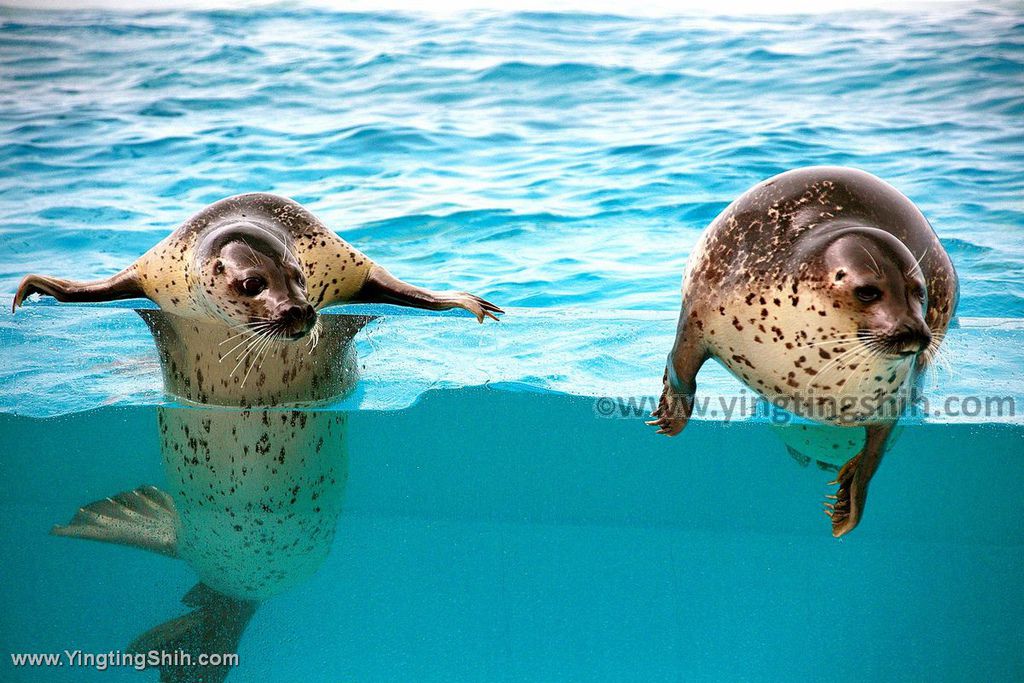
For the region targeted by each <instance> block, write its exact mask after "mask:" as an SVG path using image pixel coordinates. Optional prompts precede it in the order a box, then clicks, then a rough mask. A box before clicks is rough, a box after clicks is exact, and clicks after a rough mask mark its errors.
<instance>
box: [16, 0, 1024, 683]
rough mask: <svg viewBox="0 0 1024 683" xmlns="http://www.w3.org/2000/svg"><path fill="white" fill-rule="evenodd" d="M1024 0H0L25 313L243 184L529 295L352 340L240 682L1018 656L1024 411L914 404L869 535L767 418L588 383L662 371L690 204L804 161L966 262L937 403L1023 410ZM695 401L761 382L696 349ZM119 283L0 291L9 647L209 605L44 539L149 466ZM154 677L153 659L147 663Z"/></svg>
mask: <svg viewBox="0 0 1024 683" xmlns="http://www.w3.org/2000/svg"><path fill="white" fill-rule="evenodd" d="M1022 115H1024V13H1022V12H1021V11H1020V8H1019V5H1017V4H1012V3H1002V4H1000V3H991V4H985V5H979V4H976V3H975V4H970V5H968V4H963V5H959V4H947V5H941V6H936V7H933V8H931V9H927V8H925V9H918V10H915V11H914V12H900V11H884V12H879V11H874V10H873V11H866V10H865V11H851V12H842V13H827V12H826V13H818V14H813V15H801V16H787V15H772V16H764V17H752V16H732V17H727V16H722V17H715V16H706V15H705V16H698V15H686V16H679V17H656V18H639V17H637V18H629V17H620V16H607V15H595V14H571V15H565V14H508V13H505V14H502V13H494V12H482V11H478V12H472V13H467V14H464V15H461V16H447V17H431V16H424V15H413V14H398V15H385V14H353V13H340V12H336V11H330V10H323V9H305V8H301V7H298V6H292V5H287V6H271V7H269V8H263V9H259V10H253V11H250V12H244V13H243V12H237V11H226V10H225V11H179V12H137V13H127V12H121V13H118V12H104V11H96V10H90V11H79V12H67V11H54V12H42V11H28V10H20V9H0V299H2V298H3V297H5V296H10V295H11V294H13V291H14V288H15V286H16V283H17V281H18V279H19V278H20V277H21V276H22V275H23V274H25V273H26V272H30V271H35V272H47V273H54V274H60V275H65V276H73V277H78V278H87V277H92V276H105V275H108V274H110V273H113V272H115V271H117V270H119V269H120V268H121V267H123V266H124V265H126V264H127V263H130V262H131V261H132V260H134V259H135V258H136V257H137V256H138V255H139V254H140V253H142V252H143V251H144V250H146V249H147V248H148V247H150V246H151V245H152V244H154V243H155V242H156V241H157V240H159V239H160V238H162V237H163V236H164V235H166V234H167V232H169V231H170V230H171V229H173V228H174V227H175V226H176V225H177V224H179V223H180V222H181V221H182V220H184V219H185V218H186V217H187V216H188V215H190V214H191V213H193V212H195V211H197V210H198V209H200V208H202V207H203V206H204V205H206V204H208V203H210V202H212V201H214V200H216V199H219V198H221V197H223V196H226V195H230V194H234V193H239V192H248V191H272V192H276V193H279V194H285V195H289V196H292V197H294V198H296V199H297V200H299V201H300V202H302V203H303V204H305V205H306V206H308V207H309V208H310V209H312V210H313V211H314V212H315V213H316V214H317V215H319V216H320V217H321V218H323V219H324V220H325V222H327V223H328V224H329V225H331V226H333V227H335V228H336V229H337V230H338V231H339V232H340V233H341V234H342V235H343V236H344V237H346V238H347V239H349V240H350V241H352V242H353V243H355V244H356V245H357V246H359V247H360V248H361V249H362V250H364V251H365V252H366V253H367V254H369V255H370V256H371V257H372V258H374V259H375V260H376V261H378V262H380V263H382V264H384V265H386V266H387V267H388V268H389V269H391V270H392V271H393V272H395V273H396V274H397V275H399V276H401V277H402V278H404V279H407V280H409V281H411V282H415V283H417V284H420V285H424V286H427V287H436V288H450V287H458V288H462V289H468V290H470V291H473V292H475V293H477V294H479V295H482V296H485V297H486V298H488V299H490V300H493V301H495V302H496V303H498V304H499V305H502V306H503V307H504V308H506V310H508V311H509V314H508V316H507V317H506V319H505V320H504V321H503V322H501V323H500V324H497V325H484V326H478V325H476V324H475V323H474V322H472V321H471V320H469V319H466V318H464V317H459V316H457V315H455V314H452V315H445V316H437V315H427V314H419V313H417V312H413V311H396V310H395V309H391V308H388V307H381V308H377V309H364V308H359V309H357V308H354V307H351V308H348V309H344V308H343V309H341V310H342V311H347V312H357V311H358V312H361V313H371V314H374V315H377V316H379V317H378V319H377V320H375V321H373V322H372V323H371V324H369V325H368V326H367V327H366V329H364V330H363V331H362V332H360V334H359V336H358V337H357V338H356V343H355V347H356V350H357V352H358V358H359V367H360V372H361V379H360V382H359V385H358V386H357V387H356V389H355V391H354V392H353V393H352V394H351V395H348V396H346V397H343V398H340V399H339V400H338V401H336V402H334V403H333V404H331V405H330V406H328V407H326V408H325V409H324V410H325V411H327V412H329V413H332V414H337V415H339V416H340V415H344V416H345V417H346V420H347V421H346V424H347V428H346V429H347V431H346V438H347V440H348V441H347V457H348V465H347V471H348V479H347V484H345V486H344V492H343V493H344V503H343V509H342V512H341V515H340V516H339V517H338V520H337V528H336V530H335V537H334V541H333V543H332V544H331V547H330V554H329V555H328V557H327V559H326V562H325V564H324V566H323V567H321V568H320V570H319V571H318V572H317V573H316V574H315V575H314V576H313V577H312V578H310V579H308V580H306V581H304V582H303V583H301V584H299V585H298V586H296V587H294V588H292V589H291V590H289V591H287V592H284V593H282V594H281V595H279V596H276V597H273V598H271V599H270V600H268V601H267V602H266V603H265V604H263V605H262V606H261V607H260V608H259V610H258V612H257V613H256V616H255V617H254V619H253V621H252V622H251V624H250V627H249V629H248V631H247V632H246V633H245V636H244V637H243V639H242V643H241V647H240V651H239V654H240V657H241V666H240V667H238V668H237V669H236V670H235V671H233V672H232V673H231V675H230V677H229V679H228V680H229V681H278V680H280V681H286V680H299V679H304V680H324V681H335V680H351V681H377V680H394V681H399V680H424V681H425V680H438V681H441V680H445V681H450V680H510V681H511V680H538V681H539V680H615V681H621V680H637V681H648V680H691V679H701V680H737V679H744V680H817V679H822V678H827V677H836V676H840V677H844V678H854V677H856V678H863V679H870V680H894V681H896V680H899V681H903V680H908V679H921V678H930V679H936V680H979V679H980V680H1020V679H1021V678H1024V634H1022V631H1021V629H1020V622H1021V617H1022V616H1024V580H1022V579H1021V576H1024V533H1022V532H1021V530H1020V525H1019V524H1017V523H1015V521H1014V520H1015V519H1016V515H1017V513H1018V510H1019V507H1020V505H1019V499H1020V494H1019V491H1018V488H1019V482H1020V480H1021V478H1022V475H1024V471H1022V469H1024V459H1022V458H1021V443H1022V438H1024V429H1022V421H1021V413H1020V412H1019V411H1018V413H1017V414H1015V415H1000V416H995V417H994V416H990V415H986V416H974V417H964V416H959V417H956V416H951V415H945V414H944V415H936V416H926V417H925V418H923V419H920V420H911V421H908V425H907V427H906V428H905V429H904V431H903V433H902V434H901V436H900V438H899V440H898V442H897V443H896V444H895V446H894V449H893V451H892V452H891V453H890V454H889V455H888V456H887V457H886V460H885V462H884V463H883V466H882V468H881V470H880V472H879V474H878V476H877V477H876V478H875V480H874V481H873V483H872V488H871V497H870V499H869V508H868V510H867V512H866V515H865V519H864V522H863V523H862V524H861V525H860V527H858V529H857V530H856V531H855V532H854V533H852V534H851V535H849V536H848V537H846V538H844V539H842V540H841V541H836V540H835V539H832V538H831V536H830V534H829V529H828V520H827V519H826V518H825V517H824V516H823V515H821V513H820V511H819V510H818V507H819V504H820V501H821V499H822V496H823V495H824V494H825V493H828V492H829V491H830V487H827V486H826V485H825V482H827V481H828V480H829V479H831V474H830V473H827V472H822V471H820V470H819V469H818V468H817V467H815V466H814V465H813V464H812V465H811V466H809V467H800V466H799V465H798V464H797V463H796V462H794V461H793V460H792V459H791V458H790V457H788V456H787V453H786V450H785V448H784V447H783V445H782V443H780V441H779V439H778V438H776V437H777V434H775V433H774V432H773V431H772V430H771V429H770V428H769V427H768V425H766V424H765V423H764V420H759V419H753V418H751V419H743V420H736V421H732V422H727V421H723V420H722V419H721V418H720V417H713V416H707V417H705V418H703V419H700V420H695V421H694V423H693V424H692V425H691V426H690V427H689V428H688V430H687V431H686V433H685V434H684V435H683V436H681V437H680V438H678V439H674V440H668V439H657V438H654V436H653V435H652V434H650V433H649V430H647V429H646V428H645V427H644V426H643V425H642V424H641V423H640V418H639V417H638V416H637V415H635V414H632V413H630V412H629V411H624V412H622V414H619V415H617V417H619V418H623V419H609V418H608V417H607V416H604V415H602V414H601V413H600V412H599V411H598V410H597V408H596V406H597V404H596V402H595V399H597V398H600V397H644V396H649V395H652V394H655V393H656V392H657V391H658V390H659V388H660V377H661V369H662V364H663V363H664V355H665V353H666V351H667V350H668V348H669V346H670V344H671V340H672V335H673V331H674V328H675V315H676V311H677V310H678V304H679V301H678V298H679V291H678V284H679V276H680V274H681V272H682V269H683V265H684V263H685V259H686V257H687V255H688V254H689V252H690V250H691V249H692V247H693V245H694V244H695V242H696V240H697V237H698V236H699V234H700V231H701V230H702V229H703V227H704V226H705V225H706V224H707V223H708V222H709V221H710V220H711V219H712V218H713V217H714V216H715V215H716V214H717V213H718V212H719V211H720V210H721V209H722V208H723V207H724V206H725V205H726V204H727V203H728V202H729V201H731V200H732V199H733V198H734V197H735V196H737V195H738V194H739V193H741V192H742V191H743V190H745V189H746V188H747V187H748V186H749V185H751V184H753V183H754V182H757V181H758V180H760V179H763V178H765V177H767V176H770V175H772V174H774V173H778V172H780V171H783V170H786V169H789V168H793V167H796V166H802V165H808V164H846V165H853V166H858V167H861V168H864V169H866V170H869V171H871V172H873V173H875V174H876V175H879V176H881V177H883V178H885V179H886V180H888V181H889V182H891V183H893V184H894V185H896V186H897V187H898V188H899V189H901V190H902V191H903V192H905V193H906V194H907V195H908V196H910V197H911V198H912V199H913V200H914V201H915V202H916V203H917V204H918V206H919V207H920V208H921V209H922V211H923V212H924V213H925V215H926V216H928V218H929V219H930V220H931V222H932V224H933V225H934V226H935V228H936V230H937V232H938V233H939V235H940V236H941V237H942V239H943V243H944V245H945V247H946V249H947V250H948V251H949V253H950V255H951V257H952V259H953V261H954V263H955V264H956V267H957V269H958V272H959V275H960V280H961V304H960V310H959V313H960V316H961V318H960V320H959V321H958V327H957V329H954V330H953V331H951V333H950V335H949V338H948V340H947V342H946V345H947V347H948V348H949V350H950V353H949V357H950V360H951V366H950V367H949V368H942V369H940V371H937V372H936V373H934V374H933V375H932V376H930V377H929V378H928V379H929V381H928V383H927V385H926V386H927V390H928V392H929V395H930V396H932V397H933V398H935V400H936V401H938V400H940V399H941V398H943V397H948V396H961V397H962V396H968V395H972V396H983V397H984V396H989V395H991V396H1010V397H1014V398H1015V399H1016V400H1017V406H1018V407H1020V408H1021V409H1024V380H1022V376H1021V371H1020V368H1021V366H1022V364H1024V322H1022V319H1024V239H1022V237H1021V235H1022V232H1021V230H1022V226H1024V205H1022V203H1021V196H1022V194H1021V193H1022V189H1024V130H1022V128H1024V127H1022V123H1021V122H1022V120H1024V118H1022ZM700 386H701V391H702V392H704V393H705V394H707V395H710V396H729V395H734V394H735V393H736V392H738V391H741V388H740V387H739V386H738V385H737V384H736V382H735V380H733V379H732V378H730V377H729V376H728V375H726V374H725V373H724V371H722V370H721V369H720V368H718V367H716V366H713V364H709V365H708V366H707V367H706V368H705V369H704V370H703V371H702V373H701V378H700ZM168 410H174V405H173V402H172V400H171V399H169V398H168V397H166V396H165V395H164V394H163V392H162V386H161V378H160V369H159V365H158V361H157V355H156V352H155V350H154V347H153V342H152V339H151V338H150V336H149V333H148V331H147V328H146V327H145V325H144V324H143V323H142V321H141V319H140V318H139V317H138V316H137V315H136V314H135V313H134V312H132V310H131V309H130V307H129V306H125V305H122V306H56V305H53V304H51V303H49V302H40V303H34V302H33V303H30V304H29V305H28V306H27V307H26V308H23V309H21V310H19V312H18V314H17V315H16V316H11V315H7V314H0V443H2V444H3V448H2V450H3V456H2V457H0V504H2V506H3V511H2V514H0V544H2V545H0V547H2V548H4V549H5V550H4V551H3V554H2V555H0V558H2V559H0V656H2V657H3V659H2V660H0V662H2V663H0V680H4V681H7V680H12V681H36V680H47V681H48V680H67V681H79V680H122V679H123V680H129V679H134V680H140V679H143V678H145V677H144V676H142V675H141V674H136V673H135V672H133V671H130V670H119V671H104V672H97V671H94V670H91V669H81V668H79V669H75V668H69V667H67V666H65V667H62V668H59V669H47V670H42V669H25V668H17V669H15V668H13V667H12V666H11V664H10V660H9V658H8V653H15V652H19V653H20V652H61V651H63V650H64V649H68V648H71V649H81V650H84V651H87V652H107V651H109V650H111V649H123V648H125V647H126V645H127V644H128V643H129V642H130V641H131V640H132V639H133V638H134V637H136V636H137V635H139V634H140V633H141V632H142V631H145V630H146V629H148V628H150V627H152V626H154V625H156V624H158V623H161V622H163V621H166V620H168V619H170V618H172V617H175V616H178V615H180V614H183V613H185V612H186V611H187V609H186V608H185V607H184V606H183V605H181V604H180V599H181V597H182V596H183V595H184V594H185V592H186V591H187V590H188V589H189V588H190V587H191V586H192V585H193V584H194V583H195V581H196V577H195V573H194V572H193V571H192V569H191V568H190V567H189V566H188V565H187V564H186V563H184V562H181V561H175V560H172V559H169V558H166V557H160V556H157V555H153V554H147V553H144V552H141V551H138V550H134V549H130V548H123V547H115V546H110V545H101V544H95V543H87V542H83V541H77V540H70V539H64V538H56V537H53V536H50V535H48V531H49V529H50V527H51V526H52V525H53V524H55V523H64V522H66V521H67V520H68V519H69V518H70V517H71V515H72V514H73V513H74V511H75V510H76V509H77V508H78V507H79V506H80V505H83V504H85V503H88V502H90V501H95V500H98V499H101V498H103V497H105V496H108V495H112V494H114V493H116V492H120V491H125V490H128V489H131V488H133V487H135V486H138V485H140V484H143V483H154V484H158V485H164V484H165V474H164V470H163V465H162V462H161V456H162V452H161V447H160V440H159V432H158V414H164V413H163V411H168ZM155 677H156V676H155V674H154V673H152V672H150V673H149V674H148V678H150V679H154V678H155Z"/></svg>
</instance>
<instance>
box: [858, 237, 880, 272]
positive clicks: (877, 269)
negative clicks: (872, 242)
mask: <svg viewBox="0 0 1024 683" xmlns="http://www.w3.org/2000/svg"><path fill="white" fill-rule="evenodd" d="M861 249H863V250H864V253H865V254H867V255H868V258H869V259H871V263H873V264H874V266H875V267H874V273H875V276H876V277H878V278H879V279H881V277H882V269H881V268H879V267H878V261H876V260H875V257H874V256H872V255H871V252H870V251H868V248H867V247H865V246H864V245H861Z"/></svg>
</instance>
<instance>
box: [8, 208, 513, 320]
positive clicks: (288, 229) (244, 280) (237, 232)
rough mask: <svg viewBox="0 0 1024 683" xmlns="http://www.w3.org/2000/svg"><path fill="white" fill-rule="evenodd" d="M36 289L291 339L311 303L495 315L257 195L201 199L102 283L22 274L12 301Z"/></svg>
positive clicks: (301, 212) (473, 299) (312, 316)
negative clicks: (396, 271) (151, 307)
mask: <svg viewBox="0 0 1024 683" xmlns="http://www.w3.org/2000/svg"><path fill="white" fill-rule="evenodd" d="M37 293H38V294H43V295H47V296H52V297H54V298H55V299H57V300H58V301H72V302H75V301H77V302H95V301H111V300H115V299H135V298H147V299H150V300H151V301H153V302H154V303H156V304H157V305H158V306H159V307H160V309H161V310H163V311H166V312H168V313H172V314H174V315H178V316H182V317H186V318H198V319H201V320H221V321H224V322H227V323H230V324H240V325H253V326H262V327H270V326H274V327H276V328H278V329H279V330H280V331H281V333H282V334H285V335H288V336H290V337H295V338H297V337H301V336H303V335H305V334H307V333H308V332H309V331H310V330H312V328H313V326H314V324H315V321H316V312H317V311H318V310H320V309H322V308H324V307H326V306H330V305H332V304H337V303H344V302H366V303H390V304H397V305H400V306H413V307H416V308H425V309H430V310H447V309H451V308H463V309H465V310H467V311H469V312H470V313H472V314H473V315H474V316H476V319H477V320H478V321H479V322H483V320H484V318H485V317H489V318H493V319H495V320H497V317H496V315H495V314H496V313H502V310H501V309H500V308H498V307H497V306H495V305H494V304H492V303H490V302H488V301H485V300H483V299H481V298H480V297H477V296H474V295H472V294H469V293H467V292H433V291H430V290H426V289H422V288H420V287H416V286H414V285H410V284H408V283H406V282H402V281H401V280H399V279H398V278H396V277H394V276H393V275H391V273H389V272H388V271H387V270H385V269H384V268H383V267H381V266H380V265H378V264H376V263H374V262H373V261H371V260H370V259H369V258H368V257H367V256H366V255H364V254H363V253H361V252H360V251H359V250H357V249H356V248H355V247H353V246H352V245H350V244H349V243H347V242H346V241H345V240H343V239H341V238H340V237H339V236H338V235H336V234H335V233H334V232H333V231H331V230H330V229H328V228H327V226H325V225H324V224H323V223H321V222H320V221H319V220H318V219H317V218H316V216H314V215H313V214H312V213H310V212H309V211H307V210H306V209H305V208H303V207H302V206H300V205H299V204H298V203H296V202H294V201H292V200H290V199H286V198H284V197H279V196H276V195H272V194H262V193H256V194H243V195H238V196H235V197H229V198H227V199H222V200H221V201H219V202H216V203H214V204H211V205H210V206H208V207H206V208H205V209H203V210H202V211H200V212H199V213H197V214H196V215H194V216H192V217H191V218H190V219H188V220H187V221H185V223H183V224H182V225H181V227H179V228H178V229H177V230H175V231H174V232H173V233H171V234H170V235H168V236H167V237H166V238H165V239H164V240H163V241H161V242H160V243H159V244H157V245H156V246H154V247H153V248H152V249H150V250H149V251H147V252H146V253H145V254H143V255H142V256H140V257H139V259H138V260H136V261H135V263H133V264H132V265H130V266H129V267H128V268H126V269H124V270H123V271H121V272H120V273H117V274H116V275H113V276H111V277H109V278H107V279H105V280H98V281H95V282H76V281H72V280H65V279H61V278H55V277H48V276H42V275H28V276H26V277H25V278H24V279H23V280H22V281H21V284H20V285H19V287H18V291H17V293H16V295H15V297H14V302H13V306H12V308H17V307H18V306H20V305H22V303H23V302H24V301H25V299H26V298H27V297H28V296H31V295H32V294H37Z"/></svg>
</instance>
